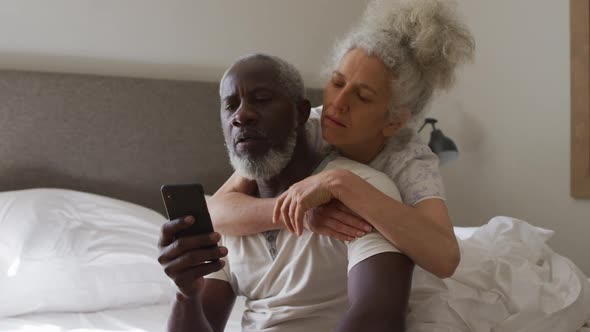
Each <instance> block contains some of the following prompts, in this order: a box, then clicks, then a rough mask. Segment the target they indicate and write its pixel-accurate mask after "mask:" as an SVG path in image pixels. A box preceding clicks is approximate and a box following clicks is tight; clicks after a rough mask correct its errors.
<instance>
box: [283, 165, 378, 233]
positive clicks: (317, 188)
mask: <svg viewBox="0 0 590 332" xmlns="http://www.w3.org/2000/svg"><path fill="white" fill-rule="evenodd" d="M338 174H339V172H338V171H337V170H329V171H324V172H321V173H319V174H316V175H313V176H310V177H308V178H306V179H304V180H302V181H300V182H297V183H295V184H294V185H292V186H291V187H290V188H289V189H288V190H287V191H285V192H284V193H283V194H282V195H281V196H279V197H278V198H277V200H276V203H275V207H274V213H273V223H275V224H276V223H279V222H280V221H282V222H283V223H284V224H285V226H286V227H287V229H288V230H289V231H290V232H292V233H296V234H297V235H301V234H302V233H303V228H304V225H305V227H306V228H308V229H309V230H311V231H314V232H316V233H319V234H323V235H330V236H334V237H337V238H340V239H343V238H346V239H347V240H349V239H350V238H351V237H356V236H362V235H364V233H363V234H362V235H360V233H359V231H360V232H366V230H367V229H368V230H370V227H371V226H370V225H368V224H367V223H366V222H364V220H362V219H360V218H359V217H358V216H356V215H353V213H351V212H352V211H350V210H349V209H348V208H346V207H345V206H344V205H342V204H341V203H339V204H336V203H335V204H332V205H328V203H330V202H331V201H332V200H333V199H335V198H337V197H335V195H334V193H333V192H332V191H331V189H330V188H331V183H332V182H333V181H334V180H335V179H337V178H338ZM320 207H321V208H320ZM308 211H309V213H308ZM339 223H340V224H339ZM355 228H356V229H355Z"/></svg>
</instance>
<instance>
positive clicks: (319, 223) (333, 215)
mask: <svg viewBox="0 0 590 332" xmlns="http://www.w3.org/2000/svg"><path fill="white" fill-rule="evenodd" d="M303 227H304V228H306V229H308V230H310V231H312V232H314V233H316V234H320V235H326V236H330V237H333V238H336V239H339V240H342V241H352V240H354V239H355V238H357V237H361V236H364V235H365V234H366V233H368V232H371V231H372V230H373V227H372V226H371V224H369V223H368V222H366V221H365V220H364V219H362V218H361V217H359V216H358V215H357V214H356V213H354V212H353V211H352V210H350V209H349V208H348V207H346V206H345V205H344V204H342V202H340V201H337V200H333V201H331V202H330V203H328V204H325V205H321V206H318V207H316V208H313V209H311V210H309V211H307V213H306V214H305V217H304V218H303Z"/></svg>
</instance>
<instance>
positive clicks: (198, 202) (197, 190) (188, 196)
mask: <svg viewBox="0 0 590 332" xmlns="http://www.w3.org/2000/svg"><path fill="white" fill-rule="evenodd" d="M161 191H162V198H163V199H164V205H165V206H166V213H167V214H168V219H169V220H174V219H177V218H181V217H185V216H193V217H194V218H195V223H194V224H192V225H191V226H190V227H189V228H187V229H185V230H182V231H180V232H178V234H177V235H176V236H177V237H180V236H186V235H194V234H207V233H212V232H213V223H212V222H211V216H210V215H209V210H208V209H207V202H206V201H205V192H204V190H203V186H202V185H200V184H198V183H194V184H174V185H170V184H167V185H164V186H162V188H161Z"/></svg>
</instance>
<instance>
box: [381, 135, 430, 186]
mask: <svg viewBox="0 0 590 332" xmlns="http://www.w3.org/2000/svg"><path fill="white" fill-rule="evenodd" d="M414 161H421V162H424V163H427V164H430V165H432V166H433V167H435V168H437V169H438V157H437V156H436V154H434V153H433V152H432V150H430V147H429V146H428V144H426V143H425V142H424V141H423V140H422V139H421V138H420V137H419V136H418V135H416V134H414V135H412V136H411V137H409V138H407V139H405V141H402V140H399V139H395V138H394V139H390V140H389V141H388V142H387V144H386V145H385V148H384V149H383V151H381V153H379V155H378V156H377V157H376V158H375V160H373V161H372V162H371V166H372V167H374V168H376V169H378V170H381V171H383V172H385V173H387V174H388V175H392V176H396V175H397V173H399V172H400V171H402V170H404V169H405V168H406V167H408V166H409V167H411V166H412V165H413V164H414V163H413V162H414Z"/></svg>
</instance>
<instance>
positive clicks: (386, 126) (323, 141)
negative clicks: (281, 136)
mask: <svg viewBox="0 0 590 332" xmlns="http://www.w3.org/2000/svg"><path fill="white" fill-rule="evenodd" d="M473 51H474V41H473V38H472V36H471V34H470V33H469V31H468V30H467V28H466V27H465V26H464V25H463V24H462V23H461V22H460V20H459V19H458V18H457V16H456V14H455V10H454V7H452V4H451V3H450V1H449V0H401V1H394V0H389V1H388V0H384V1H374V2H373V3H371V4H370V5H369V6H368V8H367V11H366V13H365V15H364V16H363V18H362V20H361V22H360V25H359V26H357V27H356V28H355V29H353V30H352V31H351V32H350V33H349V34H348V35H347V36H346V37H345V38H344V39H343V40H342V41H341V42H340V43H339V44H338V45H337V47H336V48H335V52H334V57H333V62H332V64H331V65H330V69H331V78H330V80H329V82H328V83H327V85H326V87H325V89H324V102H323V108H322V110H321V117H320V120H319V122H318V119H315V122H314V119H311V120H310V123H309V124H308V126H309V127H308V129H309V137H310V138H311V139H312V142H315V145H316V147H317V149H318V150H323V149H324V148H325V146H328V147H329V148H332V149H333V150H334V151H336V152H337V153H339V154H341V155H342V156H344V157H347V158H349V159H352V160H355V161H357V162H361V163H365V164H368V165H370V166H371V167H373V168H375V169H377V170H379V171H382V172H384V173H385V174H387V175H388V176H389V177H390V178H391V179H393V180H394V182H395V183H396V184H397V186H398V189H399V191H400V193H401V196H402V199H403V203H402V202H398V201H396V200H393V199H391V198H389V197H388V196H386V195H384V194H382V193H381V192H380V191H378V190H377V189H375V188H374V187H372V186H371V185H369V184H368V183H367V182H365V181H364V180H362V179H361V178H359V177H358V176H356V175H354V174H352V173H351V172H347V171H343V170H329V171H324V172H321V173H319V174H316V175H314V176H311V177H309V178H307V179H305V180H303V181H301V182H299V183H296V184H294V185H293V186H291V188H290V189H289V190H288V191H286V192H285V193H283V195H281V196H280V197H279V198H277V199H258V198H253V197H250V196H247V195H244V193H247V192H249V191H251V190H252V188H251V186H252V183H251V182H250V181H249V180H248V179H245V178H242V177H241V176H239V175H237V174H234V175H233V176H232V177H231V178H230V179H229V180H228V181H227V182H226V184H224V186H222V188H221V189H220V190H219V191H218V192H217V193H215V195H214V196H213V198H212V199H211V200H210V201H209V207H210V210H211V214H212V216H213V220H214V222H215V227H216V230H218V231H219V232H220V233H223V234H229V235H248V234H253V233H259V232H263V231H268V230H272V229H278V228H281V227H286V228H287V229H289V230H290V231H292V232H296V233H297V234H301V232H302V230H303V228H307V229H309V230H311V231H314V232H317V233H320V234H324V235H330V236H335V237H338V238H340V239H344V240H350V239H351V236H362V235H364V233H365V232H367V231H370V229H371V226H372V227H375V228H376V229H377V230H378V231H379V232H380V233H381V234H382V235H383V236H384V237H386V238H387V239H388V240H389V241H391V242H392V243H393V244H394V245H395V246H396V247H397V248H398V249H399V250H400V251H402V252H404V253H405V254H406V255H408V256H409V257H410V258H411V259H412V260H413V261H414V262H415V263H416V264H417V265H418V266H420V267H421V268H423V269H424V270H426V271H429V272H431V273H432V274H434V275H436V276H438V277H441V278H445V277H449V276H451V275H452V274H453V273H454V271H455V269H456V268H457V265H458V264H459V260H460V253H459V248H458V244H457V240H456V238H455V235H454V233H453V228H452V224H451V221H450V218H449V215H448V211H447V208H446V205H445V202H444V189H443V184H442V179H441V176H440V174H439V170H438V158H437V157H436V155H434V154H433V153H432V152H431V151H430V149H429V147H428V146H427V145H426V144H424V143H423V142H421V141H420V139H419V138H418V137H417V135H416V128H415V124H416V123H418V122H419V121H417V119H418V120H419V119H422V113H423V111H424V109H425V107H426V105H427V104H428V103H429V101H430V100H431V98H432V96H433V93H434V92H435V91H436V90H438V89H445V88H449V87H450V86H451V85H452V82H453V77H454V72H455V69H456V67H457V65H459V64H461V63H463V62H466V61H467V60H470V59H471V58H472V56H473ZM316 112H318V114H317V115H319V110H317V109H316ZM320 124H321V125H320ZM320 131H321V134H320ZM367 223H368V224H367ZM369 225H370V226H369Z"/></svg>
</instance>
